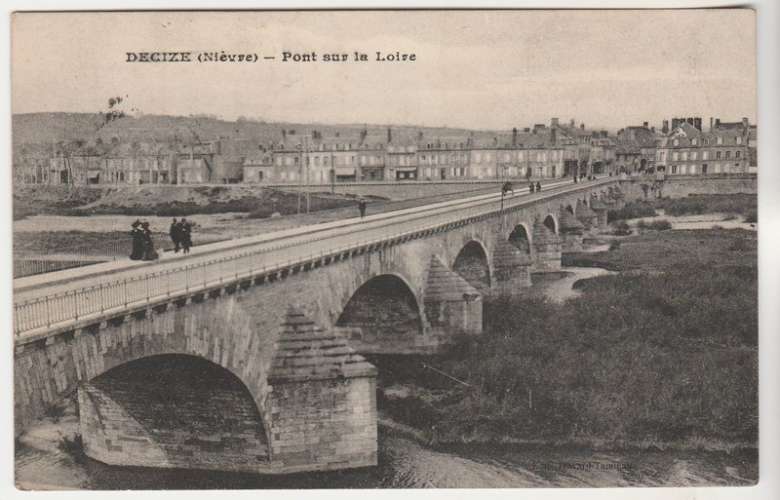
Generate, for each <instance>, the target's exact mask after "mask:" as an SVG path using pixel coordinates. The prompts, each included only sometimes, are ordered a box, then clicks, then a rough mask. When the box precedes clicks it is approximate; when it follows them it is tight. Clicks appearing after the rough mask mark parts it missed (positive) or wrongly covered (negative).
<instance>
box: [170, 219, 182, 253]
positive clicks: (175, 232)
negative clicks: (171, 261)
mask: <svg viewBox="0 0 780 500" xmlns="http://www.w3.org/2000/svg"><path fill="white" fill-rule="evenodd" d="M168 234H170V235H171V241H173V253H179V248H180V247H181V224H180V223H179V222H177V221H176V218H174V219H173V222H172V223H171V228H170V229H169V231H168Z"/></svg>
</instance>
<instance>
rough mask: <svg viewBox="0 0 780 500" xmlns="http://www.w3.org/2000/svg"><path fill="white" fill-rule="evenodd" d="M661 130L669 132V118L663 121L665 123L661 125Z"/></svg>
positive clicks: (665, 132)
mask: <svg viewBox="0 0 780 500" xmlns="http://www.w3.org/2000/svg"><path fill="white" fill-rule="evenodd" d="M661 132H663V133H664V134H668V133H669V120H664V121H663V125H662V126H661Z"/></svg>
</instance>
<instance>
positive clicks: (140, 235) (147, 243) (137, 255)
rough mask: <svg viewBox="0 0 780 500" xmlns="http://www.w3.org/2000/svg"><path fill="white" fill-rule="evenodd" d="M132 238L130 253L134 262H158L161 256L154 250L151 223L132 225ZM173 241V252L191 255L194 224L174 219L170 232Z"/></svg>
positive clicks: (138, 222)
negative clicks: (180, 251)
mask: <svg viewBox="0 0 780 500" xmlns="http://www.w3.org/2000/svg"><path fill="white" fill-rule="evenodd" d="M130 226H131V228H132V229H131V230H130V236H131V237H132V238H133V251H132V253H130V258H131V259H132V260H157V259H158V258H160V255H159V254H158V253H157V251H156V250H155V249H154V240H153V239H152V230H151V229H149V222H148V221H144V222H141V221H140V220H136V221H135V222H133V223H132V224H131V225H130ZM169 234H170V236H171V240H173V251H174V252H175V253H179V250H182V251H183V252H184V253H185V254H187V253H190V248H191V247H192V223H190V222H189V221H188V220H187V219H185V218H183V217H182V219H181V220H180V221H177V220H176V219H173V222H172V223H171V228H170V231H169Z"/></svg>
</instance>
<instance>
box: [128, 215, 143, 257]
mask: <svg viewBox="0 0 780 500" xmlns="http://www.w3.org/2000/svg"><path fill="white" fill-rule="evenodd" d="M140 225H141V221H140V220H138V219H136V221H135V222H133V223H132V224H131V225H130V227H132V229H131V230H130V236H131V237H132V238H133V251H132V252H131V253H130V259H132V260H141V259H142V258H143V256H144V232H143V231H142V230H141V228H140Z"/></svg>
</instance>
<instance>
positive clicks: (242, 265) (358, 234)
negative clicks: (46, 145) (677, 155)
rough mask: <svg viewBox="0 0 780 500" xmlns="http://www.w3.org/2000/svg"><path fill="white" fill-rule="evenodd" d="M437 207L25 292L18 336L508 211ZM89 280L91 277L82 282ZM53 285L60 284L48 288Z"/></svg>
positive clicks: (513, 199)
mask: <svg viewBox="0 0 780 500" xmlns="http://www.w3.org/2000/svg"><path fill="white" fill-rule="evenodd" d="M615 181H617V179H616V178H611V179H601V180H597V181H594V182H589V183H583V184H572V183H570V182H566V183H560V184H559V185H558V186H556V187H555V188H552V189H550V190H548V191H543V192H542V193H539V195H540V196H533V197H527V196H523V193H520V192H518V193H517V194H514V195H512V196H507V197H506V201H505V202H504V208H503V210H504V211H506V210H508V209H511V208H513V207H516V206H520V205H525V204H530V203H533V202H536V201H538V200H539V199H544V198H546V197H549V196H554V195H558V194H567V193H570V192H576V191H580V190H586V189H588V188H592V187H594V186H595V185H601V184H606V183H608V182H615ZM544 195H547V196H544ZM480 198H486V197H485V196H482V197H480ZM438 205H444V206H443V207H437V208H427V209H426V207H418V208H420V209H421V210H416V211H415V213H413V214H406V213H405V214H397V215H395V216H392V215H389V214H382V215H380V216H376V218H377V219H378V220H377V221H376V222H374V221H371V220H369V219H370V218H367V219H366V220H365V221H354V222H349V223H345V224H343V225H341V226H338V227H336V228H333V229H330V230H327V231H325V233H326V234H322V231H320V232H315V231H316V229H313V230H312V231H311V233H308V234H307V233H304V234H303V235H302V236H303V238H301V237H296V236H291V237H289V238H285V239H282V240H271V242H270V243H262V242H261V243H258V244H256V245H249V246H246V245H244V246H241V245H239V240H237V241H236V247H235V248H228V249H224V250H221V251H219V252H216V253H207V254H205V255H197V254H196V255H192V256H191V257H183V258H182V259H187V260H183V261H182V260H173V261H161V262H159V263H155V264H150V265H146V266H141V267H139V268H131V269H128V270H124V271H121V272H118V273H112V274H110V275H107V276H105V277H104V276H99V277H94V276H92V277H88V278H84V279H78V278H76V279H74V280H72V281H71V282H68V283H66V284H65V285H57V286H55V285H52V286H44V287H39V288H36V289H35V290H33V291H24V290H23V291H22V292H21V294H16V295H17V296H16V297H15V303H14V333H15V337H16V338H17V340H23V338H31V337H36V338H37V336H38V335H39V334H41V333H43V334H45V333H46V332H47V331H49V330H52V329H55V328H62V327H68V326H69V325H73V324H77V323H79V322H83V321H92V320H99V319H100V318H104V317H107V316H110V315H111V314H113V313H121V312H123V311H127V310H129V309H133V308H136V307H141V306H146V305H149V304H153V303H157V302H159V301H162V300H167V299H170V298H173V297H179V296H186V295H188V294H192V293H197V292H199V291H203V290H207V289H209V288H212V287H216V286H218V285H226V284H232V283H237V282H239V281H241V280H245V279H247V278H250V277H254V276H262V275H268V274H272V273H277V272H279V271H282V270H283V269H289V268H291V267H292V266H296V265H303V264H305V263H307V262H313V261H318V260H321V259H324V258H326V257H333V256H339V255H342V254H345V253H347V252H352V251H355V250H359V249H361V248H366V247H372V246H375V245H379V244H385V243H389V242H393V241H396V240H403V239H404V238H409V237H413V236H415V235H419V234H424V233H425V232H428V231H431V230H436V229H439V228H443V227H446V226H448V225H450V224H453V223H459V222H463V221H467V220H469V219H473V218H476V217H481V216H485V215H489V214H492V213H497V212H499V211H500V210H502V209H501V200H500V196H499V195H495V196H490V197H488V198H487V199H480V200H478V201H468V200H467V201H464V200H460V201H458V202H448V203H441V204H438ZM431 206H434V205H431ZM429 207H430V206H429ZM312 247H319V248H320V250H319V251H314V252H312V251H310V248H312ZM90 280H91V281H93V282H92V283H88V284H82V283H83V282H84V281H90ZM52 288H54V289H56V288H60V289H61V290H59V291H57V290H55V291H54V292H49V291H48V290H49V289H52ZM63 288H64V289H63ZM25 295H26V296H27V297H25ZM31 295H35V296H31ZM17 299H18V301H17Z"/></svg>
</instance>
